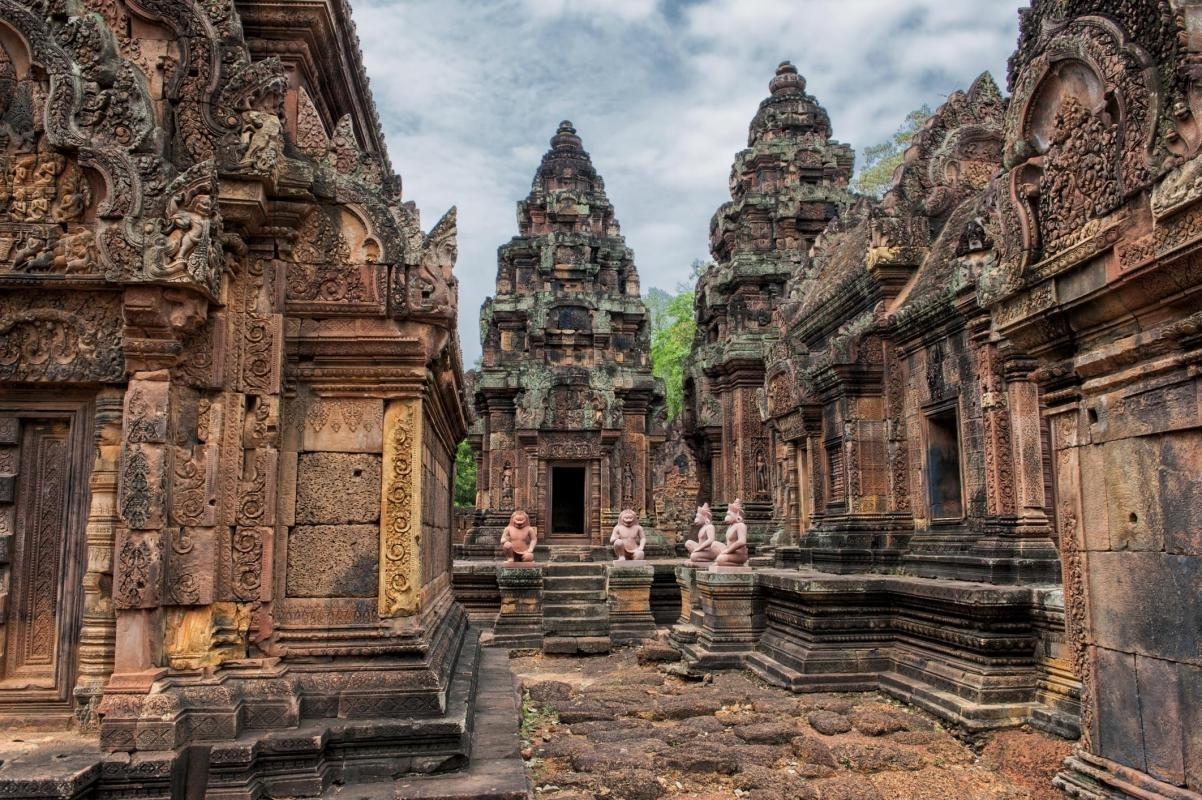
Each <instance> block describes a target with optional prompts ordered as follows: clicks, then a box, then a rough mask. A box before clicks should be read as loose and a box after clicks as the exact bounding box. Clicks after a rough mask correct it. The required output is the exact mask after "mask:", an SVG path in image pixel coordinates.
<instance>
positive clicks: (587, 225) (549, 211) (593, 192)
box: [518, 120, 621, 236]
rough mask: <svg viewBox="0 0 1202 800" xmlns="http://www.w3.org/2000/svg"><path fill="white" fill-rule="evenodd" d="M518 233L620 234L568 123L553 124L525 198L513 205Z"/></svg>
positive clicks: (599, 183)
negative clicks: (550, 135) (515, 210)
mask: <svg viewBox="0 0 1202 800" xmlns="http://www.w3.org/2000/svg"><path fill="white" fill-rule="evenodd" d="M518 229H519V232H520V233H521V235H522V236H538V235H541V234H546V233H552V232H556V233H578V234H585V235H597V236H618V235H619V234H620V232H621V231H620V228H619V226H618V221H617V219H615V218H614V211H613V205H612V204H611V203H610V202H609V198H608V197H607V196H606V195H605V180H604V179H602V177H601V176H600V175H599V174H597V169H596V167H594V166H593V161H592V159H591V158H589V154H588V153H587V152H586V151H585V149H584V147H583V144H582V142H581V139H580V136H579V135H578V134H577V133H576V128H575V127H573V125H572V123H571V122H570V121H569V120H564V121H563V122H561V123H559V129H558V130H557V131H556V132H555V135H554V136H552V137H551V149H550V150H548V151H547V152H546V153H545V154H544V155H543V160H542V162H541V163H540V164H539V166H538V171H536V172H535V173H534V182H533V184H532V185H531V187H530V194H529V195H528V196H527V197H526V199H525V200H524V201H522V202H521V203H519V204H518Z"/></svg>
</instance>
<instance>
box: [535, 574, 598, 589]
mask: <svg viewBox="0 0 1202 800" xmlns="http://www.w3.org/2000/svg"><path fill="white" fill-rule="evenodd" d="M549 587H554V588H555V589H556V590H559V589H592V590H594V591H602V592H603V591H605V576H604V575H556V576H554V577H544V578H543V591H544V592H545V591H547V589H548V588H549Z"/></svg>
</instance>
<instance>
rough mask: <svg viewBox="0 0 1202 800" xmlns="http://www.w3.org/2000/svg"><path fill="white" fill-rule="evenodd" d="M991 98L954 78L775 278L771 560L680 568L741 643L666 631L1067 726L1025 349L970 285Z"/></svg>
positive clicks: (774, 667)
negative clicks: (742, 569) (730, 617)
mask: <svg viewBox="0 0 1202 800" xmlns="http://www.w3.org/2000/svg"><path fill="white" fill-rule="evenodd" d="M1003 114H1004V105H1003V102H1002V98H1001V94H1000V92H999V91H998V89H997V86H996V85H995V84H994V83H993V81H992V80H991V79H990V78H989V76H988V75H984V76H981V77H980V78H979V79H978V80H977V81H976V82H975V83H974V84H973V86H972V87H971V89H969V91H967V92H957V93H954V94H953V95H952V96H951V97H949V99H948V101H947V102H946V103H945V104H944V105H943V106H942V107H941V108H940V109H939V110H938V111H937V112H936V113H935V115H934V116H933V117H932V119H931V120H930V121H929V122H928V123H927V124H926V126H925V127H924V128H923V129H922V130H921V131H920V132H919V133H918V134H917V135H916V136H915V139H914V142H913V143H912V145H911V147H910V149H909V151H908V152H907V153H906V157H905V161H904V163H903V165H902V166H901V167H900V168H899V170H898V172H897V173H896V174H895V176H894V185H893V188H892V189H891V190H890V191H889V192H888V194H887V195H886V196H885V198H884V200H883V202H880V203H877V202H874V201H871V200H869V199H862V200H860V201H859V202H857V203H856V204H855V205H854V206H852V207H851V208H849V209H847V210H846V211H845V212H843V213H842V214H841V215H840V216H839V217H838V218H836V219H835V220H834V221H832V222H831V223H830V224H829V225H828V226H827V229H826V230H825V231H824V232H823V233H822V235H821V236H819V237H818V238H817V240H816V241H815V243H814V246H813V248H812V249H811V258H810V261H809V262H808V263H807V264H805V265H803V266H802V267H801V268H799V269H798V270H797V271H796V272H795V273H794V274H793V275H792V277H791V278H790V280H789V283H788V302H787V303H785V304H784V305H783V308H782V311H781V314H780V316H779V320H778V324H779V327H778V337H779V338H778V339H777V340H776V341H774V342H773V343H772V346H771V348H770V349H769V353H768V367H767V372H766V376H765V384H764V386H763V387H762V388H761V392H762V393H763V397H764V401H765V402H764V409H763V412H764V415H765V417H766V419H767V422H768V427H769V429H770V431H771V439H772V442H773V445H774V448H775V449H783V450H784V451H785V454H786V459H785V460H786V467H787V468H786V469H785V470H784V471H783V475H782V476H781V477H780V481H781V483H782V484H783V488H784V492H782V494H783V496H784V499H785V501H786V504H785V506H784V508H783V509H782V511H783V517H784V518H785V520H786V522H787V525H786V527H785V531H786V535H785V536H783V537H782V542H781V545H780V546H779V547H778V548H777V550H776V565H777V566H778V567H781V568H782V569H776V570H766V571H764V572H762V573H760V574H759V575H758V576H757V579H756V580H755V581H752V586H751V587H749V586H748V581H746V580H742V581H741V582H740V580H738V578H739V577H740V576H711V575H706V574H703V573H697V574H688V573H687V571H686V573H685V574H683V575H682V578H683V579H684V581H685V583H686V588H687V589H688V590H689V591H690V592H696V593H698V599H699V604H700V605H701V607H702V608H706V607H709V606H713V607H719V606H721V605H722V604H730V603H732V602H749V601H750V603H751V605H752V608H757V609H759V611H758V614H759V616H755V615H754V614H753V617H752V618H753V619H756V620H757V622H756V625H755V626H754V628H752V627H749V628H748V629H746V630H745V631H744V641H743V645H742V646H741V647H742V652H739V650H740V648H739V647H735V648H734V651H735V652H734V653H732V652H723V651H722V649H721V647H718V646H717V643H718V642H720V641H721V639H720V637H717V636H715V635H714V634H713V633H712V632H709V631H707V630H706V628H707V625H706V624H705V623H702V624H701V625H700V631H699V632H697V633H695V632H694V628H695V626H692V625H685V626H683V627H682V628H681V629H679V630H678V638H680V639H682V641H684V642H685V643H686V649H687V650H688V652H689V653H690V656H691V657H692V658H694V659H695V660H696V661H698V662H699V663H702V664H704V663H707V662H709V661H714V660H716V661H717V662H718V663H721V662H723V661H727V662H730V661H732V660H733V661H734V662H736V663H742V664H746V665H748V666H752V668H753V669H756V670H757V671H759V672H761V673H762V674H764V675H765V676H768V677H770V678H771V679H775V680H778V681H782V682H784V683H786V684H787V685H790V686H793V687H795V688H798V689H803V690H810V691H813V690H816V689H818V688H820V687H824V686H825V687H843V688H851V687H856V688H862V689H868V688H880V689H883V690H885V691H887V692H890V693H893V694H895V695H896V696H898V697H900V698H903V699H905V700H908V701H910V702H912V703H915V704H917V705H919V706H921V707H924V708H927V709H928V710H930V711H932V712H933V713H936V714H939V715H941V716H943V717H944V718H945V719H947V720H948V721H949V722H952V723H954V724H956V725H958V726H961V727H964V728H967V729H969V730H984V729H988V728H991V727H1004V726H1009V725H1015V724H1018V723H1025V722H1029V723H1032V724H1035V725H1037V726H1041V727H1043V728H1045V729H1047V730H1051V731H1054V732H1057V733H1061V734H1063V735H1066V736H1075V735H1076V731H1077V726H1078V722H1077V704H1076V693H1077V684H1076V681H1075V680H1074V678H1073V675H1072V672H1071V668H1070V665H1069V663H1068V653H1067V652H1066V651H1065V648H1064V646H1063V625H1064V615H1063V607H1062V605H1061V602H1060V593H1059V585H1058V576H1059V560H1058V554H1057V551H1056V549H1055V546H1054V544H1053V542H1052V538H1051V537H1052V536H1053V530H1052V527H1051V523H1050V521H1049V517H1048V514H1047V506H1048V496H1047V492H1048V485H1047V482H1046V480H1045V474H1046V473H1045V464H1046V460H1047V451H1046V439H1045V437H1043V436H1042V435H1041V425H1040V417H1039V403H1038V397H1037V392H1036V387H1035V385H1034V383H1033V382H1032V380H1031V378H1030V373H1031V370H1032V367H1033V365H1032V363H1031V361H1030V359H1029V358H1028V357H1024V356H1022V355H1021V354H1020V353H1017V352H1015V351H1014V348H1013V347H1011V346H1009V344H1008V343H1007V342H1005V340H1004V339H1002V338H1001V337H999V336H998V335H997V334H996V332H995V331H993V329H992V327H991V323H990V318H989V313H988V309H987V308H986V307H985V306H983V305H982V304H981V303H980V302H979V299H978V288H979V284H980V281H981V280H982V278H981V276H982V273H983V272H987V271H988V269H989V263H990V262H989V259H990V256H989V254H988V253H989V251H990V249H991V247H992V242H993V239H992V236H991V234H990V232H989V230H988V224H987V223H986V222H984V220H985V218H986V217H987V215H988V211H987V210H986V209H985V208H984V204H985V203H986V202H987V199H986V195H987V188H988V185H989V182H990V179H991V178H992V176H993V175H994V174H995V173H996V172H997V171H998V169H999V168H1000V166H1001V152H1002V139H1003ZM798 532H799V533H800V535H797V533H798ZM798 567H800V570H798V569H797V568H798ZM935 579H938V580H935ZM721 580H725V583H726V585H723V584H722V583H719V582H717V581H721ZM694 584H695V586H694ZM749 588H750V594H751V598H750V599H749V598H748V597H747V596H746V595H747V594H748V590H749ZM932 614H934V615H935V617H932V616H931V615H932ZM694 635H696V636H697V639H696V641H695V642H691V641H689V640H691V639H692V637H693V636H694ZM711 638H712V639H715V640H717V641H716V642H715V644H710V642H709V640H710V639H711Z"/></svg>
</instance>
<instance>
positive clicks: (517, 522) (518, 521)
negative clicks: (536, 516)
mask: <svg viewBox="0 0 1202 800" xmlns="http://www.w3.org/2000/svg"><path fill="white" fill-rule="evenodd" d="M509 524H510V526H511V527H514V528H518V529H519V530H520V529H521V528H524V527H526V526H527V525H529V524H530V517H528V516H526V512H525V511H520V510H519V511H515V512H513V513H512V514H510V515H509Z"/></svg>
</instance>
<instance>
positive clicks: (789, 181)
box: [684, 62, 854, 543]
mask: <svg viewBox="0 0 1202 800" xmlns="http://www.w3.org/2000/svg"><path fill="white" fill-rule="evenodd" d="M805 86H806V85H805V79H804V78H803V77H802V76H800V75H799V74H798V73H797V69H796V68H795V67H794V66H793V65H792V64H790V63H788V62H785V63H783V64H781V65H780V67H779V68H778V69H777V71H776V75H775V77H773V79H772V81H771V82H770V83H769V88H770V90H771V94H770V95H769V96H768V97H767V98H766V99H765V100H764V101H763V102H762V103H760V108H759V111H758V112H757V113H756V115H755V118H754V119H752V121H751V127H750V132H749V134H748V137H747V149H746V150H743V151H741V152H740V153H739V154H738V155H736V156H735V161H734V165H733V166H732V167H731V175H730V188H731V200H730V202H728V203H725V204H724V205H723V206H722V207H721V208H719V209H718V211H717V213H715V214H714V218H713V220H712V221H711V222H710V251H711V253H712V255H713V261H714V264H713V266H711V267H710V269H708V270H707V271H706V272H705V273H704V274H703V275H702V277H701V278H700V280H699V281H698V284H697V300H696V304H697V305H696V308H697V311H696V314H697V339H696V343H695V344H694V348H693V352H692V354H691V356H690V361H689V364H688V366H687V374H686V380H685V415H684V425H685V429H686V431H688V433H689V438H690V440H691V443H692V446H693V448H694V451H695V452H696V454H697V459H698V466H699V469H700V472H701V493H702V499H706V500H709V501H710V502H711V503H715V504H719V505H721V504H725V503H729V502H730V501H732V500H735V499H736V498H737V499H741V500H742V501H743V507H744V509H746V514H747V521H748V523H749V526H750V534H751V536H752V541H755V542H761V543H762V542H764V541H765V540H766V539H767V538H768V537H769V536H770V535H771V534H772V533H773V531H774V530H775V528H776V527H777V525H778V523H777V522H775V521H774V513H779V509H775V507H774V503H773V499H774V498H773V487H774V486H777V485H780V483H781V482H780V481H779V480H777V478H778V476H779V474H780V473H781V472H782V471H783V470H784V469H785V467H784V466H783V464H782V454H779V453H777V452H776V449H775V448H774V447H773V445H772V442H771V440H770V437H769V435H768V429H767V428H766V427H765V425H764V423H763V421H762V415H761V410H760V404H759V402H758V401H757V391H760V390H761V389H762V387H763V383H764V356H763V352H764V347H765V343H766V342H768V341H769V340H771V339H773V338H774V337H775V336H776V327H775V324H774V319H775V318H774V314H775V312H776V311H777V309H779V307H780V305H781V303H782V301H783V299H784V296H785V282H786V281H787V280H789V278H790V277H791V276H792V275H793V274H794V273H795V272H797V271H798V270H803V269H805V266H806V263H807V256H806V253H807V251H808V250H809V248H810V245H812V244H813V243H814V239H815V238H816V237H817V236H818V234H819V233H821V232H822V230H823V228H825V227H826V224H827V222H828V221H830V219H831V218H832V217H834V216H835V215H836V214H837V213H839V211H841V210H842V209H844V208H846V207H847V206H849V205H850V204H851V201H852V195H851V193H850V192H849V191H848V190H847V184H848V181H849V180H850V178H851V173H852V161H853V158H854V154H853V153H852V150H851V148H850V147H848V146H847V145H845V144H841V143H839V142H836V141H834V140H833V139H832V138H831V123H830V118H829V117H828V116H827V113H826V110H825V109H823V108H822V106H820V105H818V102H817V101H816V100H815V99H814V98H813V97H811V96H810V95H808V94H806V92H805ZM777 505H779V503H778V504H777Z"/></svg>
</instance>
